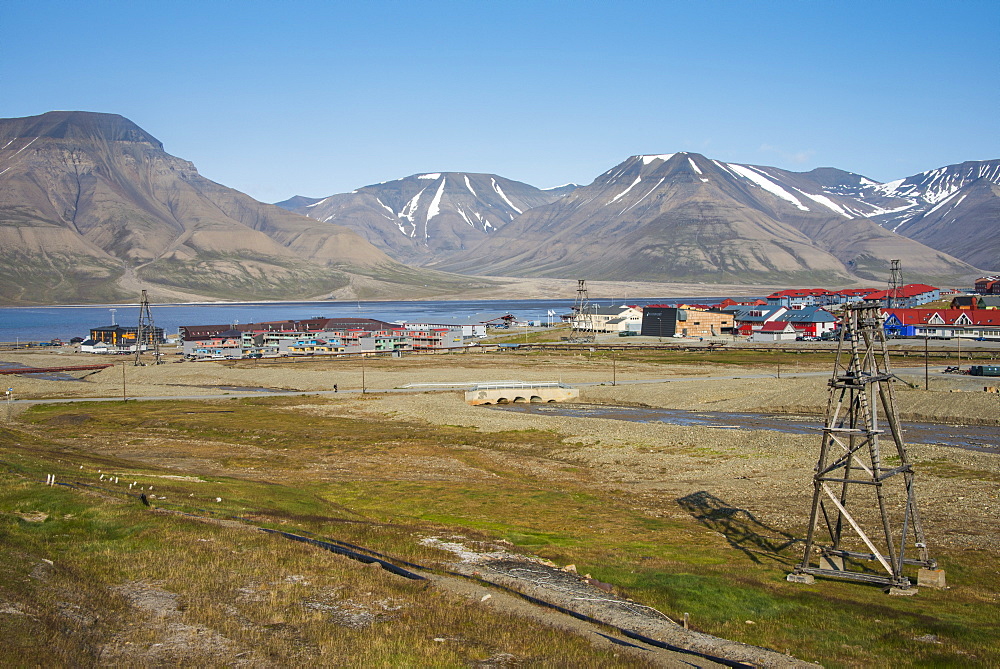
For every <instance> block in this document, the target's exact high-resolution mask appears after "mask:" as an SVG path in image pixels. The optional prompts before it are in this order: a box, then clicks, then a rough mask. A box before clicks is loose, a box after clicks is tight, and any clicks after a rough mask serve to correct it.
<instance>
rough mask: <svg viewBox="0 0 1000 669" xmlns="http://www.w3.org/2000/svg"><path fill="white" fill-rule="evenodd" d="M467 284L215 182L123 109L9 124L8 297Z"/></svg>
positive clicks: (4, 238)
mask: <svg viewBox="0 0 1000 669" xmlns="http://www.w3.org/2000/svg"><path fill="white" fill-rule="evenodd" d="M479 283H480V284H481V283H482V282H479ZM469 284H470V282H468V281H465V280H463V279H462V278H460V277H454V276H446V275H442V274H439V273H434V272H426V271H418V270H413V269H411V268H409V267H406V266H405V265H401V264H399V263H397V262H395V261H393V260H391V259H390V258H389V257H388V256H386V255H385V254H384V253H383V252H382V251H380V250H378V249H376V248H375V247H373V246H372V245H371V244H370V243H368V242H367V241H365V240H364V239H362V238H361V237H359V236H358V235H357V234H355V233H354V232H352V231H350V230H347V229H346V228H343V227H341V226H337V225H331V224H329V223H321V222H318V221H315V220H312V219H310V218H307V217H305V216H300V215H297V214H294V213H291V212H289V211H286V210H284V209H281V208H280V207H276V206H273V205H269V204H263V203H260V202H258V201H256V200H254V199H253V198H251V197H249V196H247V195H245V194H243V193H240V192H238V191H235V190H233V189H230V188H226V187H225V186H222V185H220V184H217V183H215V182H213V181H210V180H209V179H206V178H204V177H202V176H201V175H200V174H198V171H197V170H196V169H195V167H194V165H192V164H191V163H189V162H187V161H185V160H181V159H180V158H176V157H174V156H171V155H169V154H167V153H166V152H164V151H163V145H162V144H161V143H160V142H159V141H158V140H157V139H155V138H154V137H152V136H151V135H150V134H149V133H147V132H145V131H144V130H142V129H141V128H139V127H138V126H137V125H135V124H134V123H132V122H131V121H129V120H127V119H125V118H123V117H121V116H118V115H115V114H99V113H92V112H49V113H46V114H42V115H40V116H32V117H26V118H13V119H0V302H2V303H7V304H31V303H43V304H44V303H57V302H65V303H78V302H106V301H118V300H121V299H125V298H128V299H135V296H136V294H137V291H138V289H139V288H140V287H143V288H149V289H150V291H151V294H152V295H153V296H154V298H156V299H165V298H172V299H180V300H184V299H204V298H214V299H220V298H221V299H301V298H312V297H322V296H331V295H335V296H344V297H355V296H357V297H378V296H390V295H392V296H401V297H406V296H414V295H416V294H420V295H433V294H437V293H440V292H449V291H454V290H457V289H461V288H467V287H469ZM416 286H419V287H420V288H419V289H417V288H415V287H416Z"/></svg>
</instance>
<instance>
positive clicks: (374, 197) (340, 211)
mask: <svg viewBox="0 0 1000 669" xmlns="http://www.w3.org/2000/svg"><path fill="white" fill-rule="evenodd" d="M567 190H572V189H570V188H567V187H560V188H558V189H552V190H541V189H539V188H535V187H534V186H530V185H528V184H526V183H522V182H520V181H513V180H511V179H505V178H503V177H501V176H497V175H495V174H476V173H466V172H434V173H430V174H415V175H413V176H409V177H406V178H404V179H396V180H395V181H387V182H385V183H380V184H374V185H371V186H365V187H364V188H359V189H358V190H356V191H353V192H351V193H341V194H337V195H331V196H329V197H326V198H322V199H312V198H303V197H301V196H298V197H295V198H291V199H290V200H286V201H285V202H281V203H279V206H281V207H284V208H286V209H289V210H291V211H295V212H297V213H299V214H303V215H305V216H309V217H311V218H315V219H317V220H320V221H327V222H330V223H336V224H337V225H343V226H344V227H347V228H350V229H351V230H354V231H355V232H357V233H358V234H360V235H361V236H362V237H364V238H365V239H367V240H368V241H370V242H371V243H372V244H374V245H375V246H376V247H378V248H380V249H382V250H383V251H385V252H386V253H388V254H389V255H390V256H392V257H393V258H395V259H396V260H399V261H401V262H406V263H414V264H427V263H430V262H433V261H435V260H437V259H440V258H447V257H449V256H450V255H451V254H453V253H455V252H458V251H462V250H464V249H466V248H469V247H472V246H475V245H476V244H478V243H479V242H481V241H482V240H484V239H486V238H487V237H488V236H489V235H491V234H493V233H494V232H496V231H497V230H500V229H501V228H503V227H504V226H505V225H507V224H508V223H509V222H510V221H512V220H514V219H515V218H516V217H518V216H520V215H521V214H522V213H523V212H525V211H527V210H528V209H531V208H532V207H537V206H540V205H543V204H549V203H550V202H554V201H556V200H558V199H559V198H560V197H562V194H563V193H564V192H566V191H567ZM556 191H558V192H556Z"/></svg>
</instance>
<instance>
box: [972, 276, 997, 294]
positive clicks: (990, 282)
mask: <svg viewBox="0 0 1000 669" xmlns="http://www.w3.org/2000/svg"><path fill="white" fill-rule="evenodd" d="M976 292H977V293H979V294H980V295H1000V276H984V277H983V278H981V279H976Z"/></svg>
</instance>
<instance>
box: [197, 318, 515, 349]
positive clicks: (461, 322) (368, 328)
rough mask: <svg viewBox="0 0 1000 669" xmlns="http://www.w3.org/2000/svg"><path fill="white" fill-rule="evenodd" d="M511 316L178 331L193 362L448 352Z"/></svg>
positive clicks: (326, 321)
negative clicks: (304, 356)
mask: <svg viewBox="0 0 1000 669" xmlns="http://www.w3.org/2000/svg"><path fill="white" fill-rule="evenodd" d="M515 320H516V319H515V317H514V316H513V315H512V314H487V315H476V316H473V317H470V318H467V319H458V320H457V322H453V323H446V324H440V323H417V322H408V323H387V322H385V321H380V320H376V319H371V318H321V317H317V318H310V319H302V320H284V321H268V322H263V323H242V324H226V325H184V326H181V327H180V328H179V332H180V338H181V345H182V347H183V353H184V355H186V356H189V357H194V358H214V359H219V358H243V357H253V358H260V357H274V356H294V355H316V354H332V353H394V352H401V351H431V350H448V349H456V348H461V347H463V346H465V345H466V344H467V343H468V342H469V341H470V340H472V339H476V338H480V337H485V336H486V332H487V328H491V327H492V328H508V327H510V325H511V324H512V323H513V322H514V321H515Z"/></svg>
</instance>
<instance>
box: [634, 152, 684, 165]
mask: <svg viewBox="0 0 1000 669" xmlns="http://www.w3.org/2000/svg"><path fill="white" fill-rule="evenodd" d="M676 155H677V154H676V153H661V154H660V155H658V156H639V157H640V158H642V164H643V165H649V164H650V163H654V162H656V161H657V160H664V161H666V160H670V159H671V158H673V157H674V156H676Z"/></svg>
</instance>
